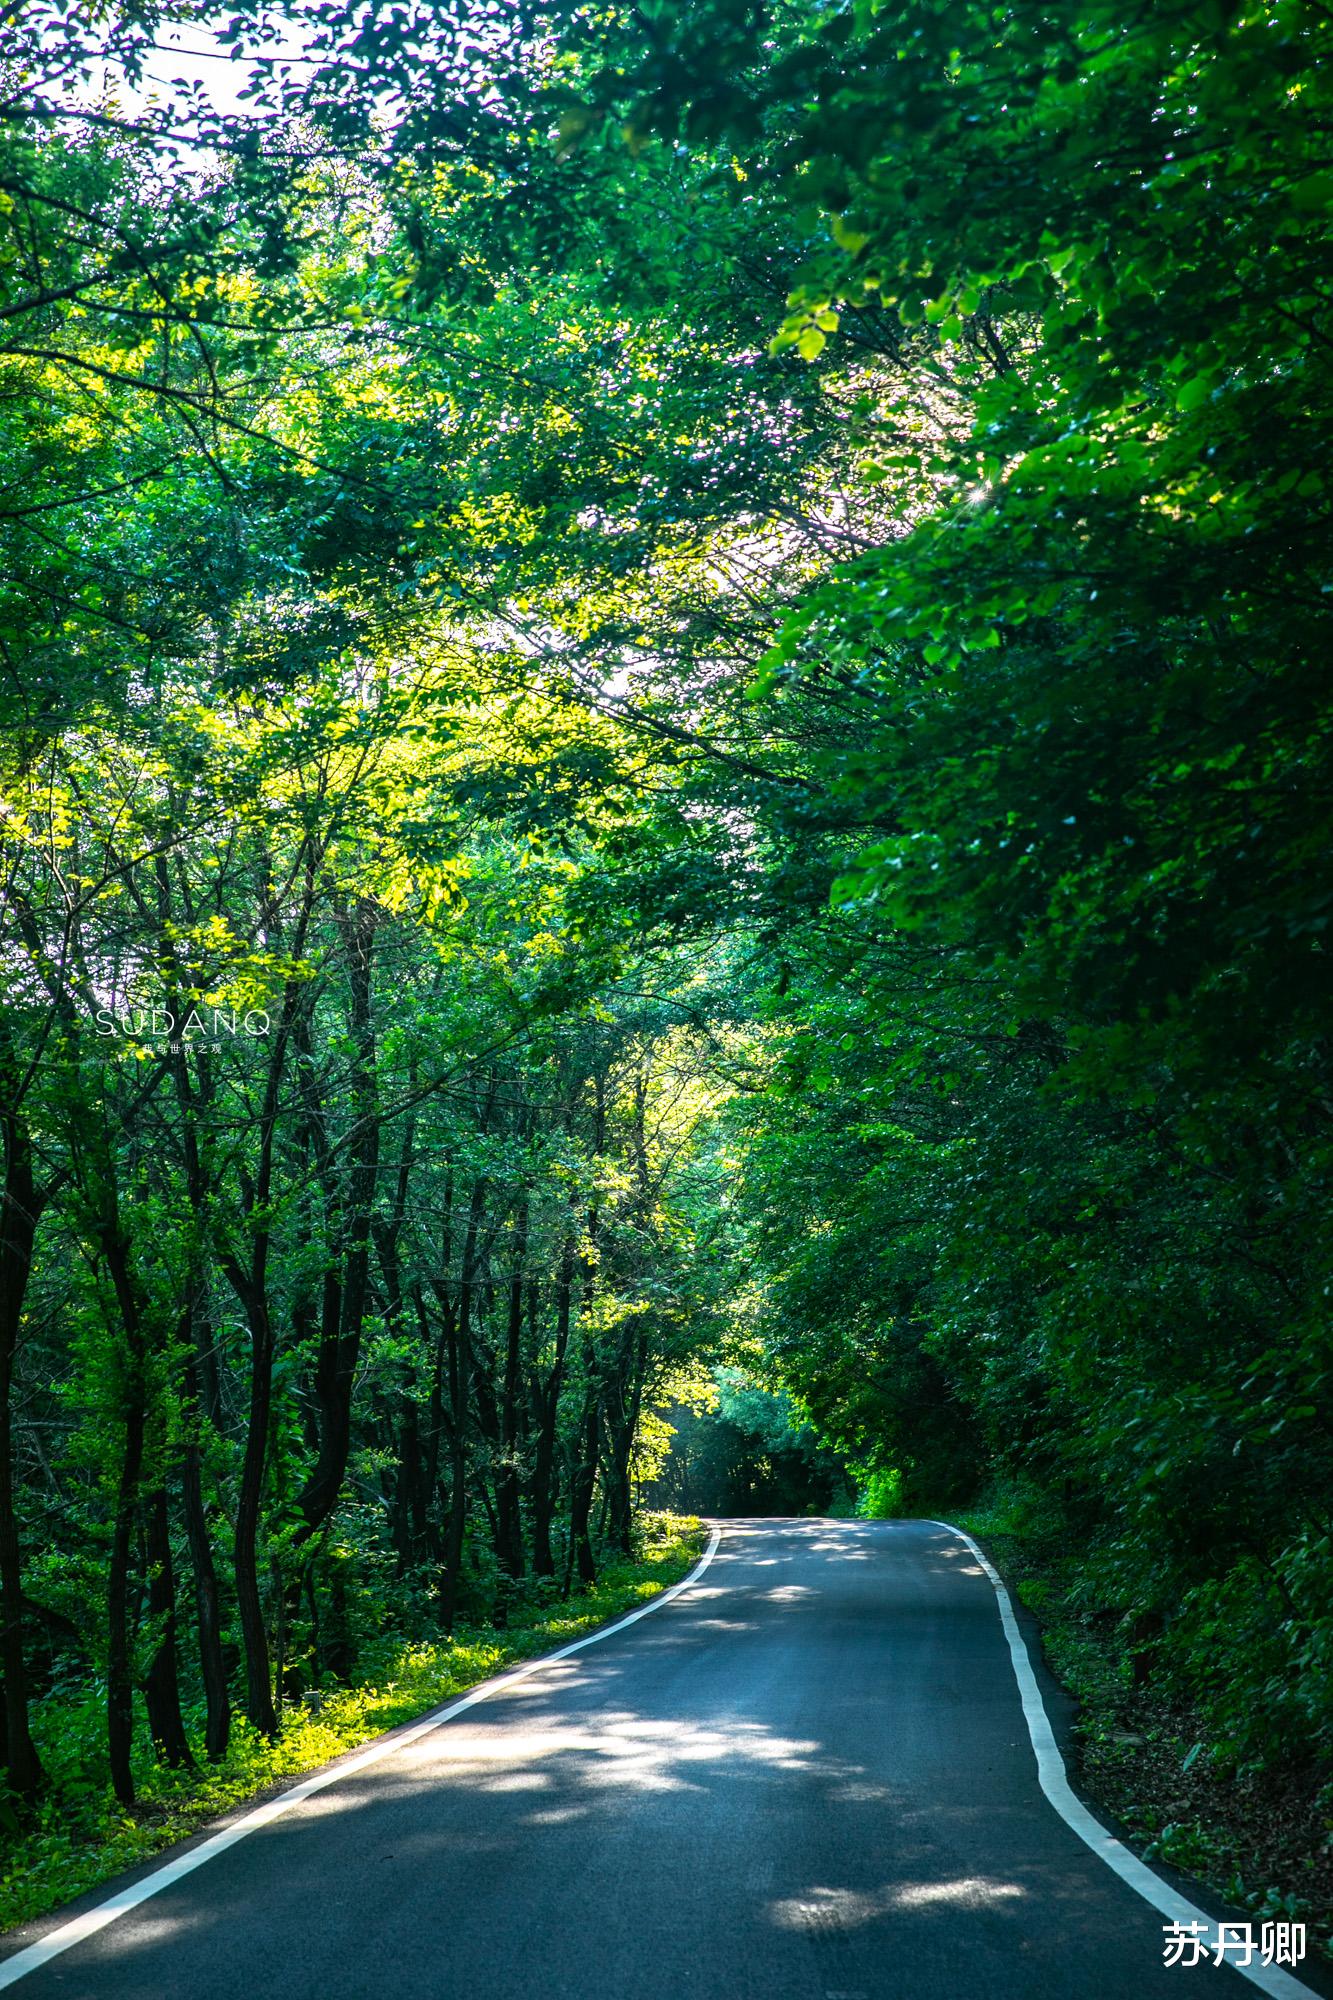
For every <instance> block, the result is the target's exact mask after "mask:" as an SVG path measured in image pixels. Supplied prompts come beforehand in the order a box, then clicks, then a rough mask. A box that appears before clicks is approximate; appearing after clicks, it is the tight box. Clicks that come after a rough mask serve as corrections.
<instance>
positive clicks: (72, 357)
mask: <svg viewBox="0 0 1333 2000" xmlns="http://www.w3.org/2000/svg"><path fill="white" fill-rule="evenodd" d="M5 22H6V26H5V36H4V50H3V55H0V85H2V86H3V89H2V92H0V94H2V96H3V113H2V122H0V549H2V551H3V556H2V563H0V707H2V708H3V723H4V734H3V747H2V748H0V762H2V765H3V796H2V802H0V814H2V815H3V823H2V824H0V873H2V881H3V907H2V911H0V925H2V928H0V965H2V968H3V973H2V977H3V986H2V991H0V1125H2V1126H3V1141H4V1191H3V1231H2V1233H0V1631H2V1635H3V1659H2V1662H0V1664H2V1667H3V1685H4V1763H5V1767H6V1778H7V1785H8V1791H7V1794H6V1799H7V1803H4V1805H3V1815H4V1817H5V1823H6V1825H7V1826H8V1827H9V1828H10V1829H11V1831H14V1832H18V1831H19V1830H21V1829H22V1828H23V1827H24V1826H25V1824H28V1823H30V1822H31V1820H32V1816H33V1815H34V1814H47V1815H49V1814H50V1813H52V1812H56V1813H62V1812H63V1813H66V1814H77V1813H78V1812H80V1811H83V1810H85V1809H86V1806H87V1796H88V1795H89V1794H94V1795H96V1796H97V1797H101V1796H104V1795H105V1788H106V1786H107V1785H109V1786H110V1787H111V1788H112V1791H113V1792H114V1796H115V1799H116V1800H118V1801H119V1802H120V1805H121V1806H122V1808H128V1807H130V1806H132V1805H133V1803H134V1801H135V1799H136V1794H137V1793H138V1792H140V1791H141V1790H142V1786H143V1783H144V1773H145V1772H146V1771H148V1770H150V1769H152V1768H154V1767H155V1766H157V1765H162V1766H165V1767H168V1768H171V1767H188V1766H190V1765H192V1764H194V1763H195V1762H198V1761H200V1760H213V1761H215V1762H216V1761H218V1760H221V1759H223V1758H224V1757H225V1756H226V1755H227V1754H228V1745H229V1739H234V1738H235V1737H236V1735H237V1732H238V1731H240V1732H245V1733H248V1734H249V1736H250V1737H254V1736H255V1735H256V1734H257V1737H258V1738H259V1739H271V1738H274V1737H276V1736H277V1735H278V1734H279V1732H280V1731H281V1730H282V1729H283V1727H284V1721H285V1717H286V1716H287V1714H288V1713H290V1712H291V1710H292V1709H293V1707H294V1705H299V1704H300V1703H301V1702H302V1701H303V1700H305V1699H306V1698H307V1696H308V1695H309V1693H310V1691H311V1690H319V1689H321V1688H325V1687H331V1686H337V1685H342V1684H348V1683H350V1682H353V1681H354V1680H355V1679H356V1677H357V1675H358V1673H359V1672H361V1671H363V1670H364V1664H365V1661H366V1659H367V1658H368V1657H370V1655H371V1652H372V1651H373V1647H374V1645H375V1644H378V1643H380V1642H382V1640H383V1637H384V1635H385V1634H391V1635H392V1634H396V1635H399V1636H400V1637H401V1638H403V1639H404V1640H417V1639H421V1638H423V1637H425V1636H428V1635H431V1634H434V1635H444V1636H447V1635H448V1634H450V1633H451V1632H452V1631H453V1630H454V1629H455V1626H456V1624H458V1623H460V1622H461V1623H462V1624H464V1625H469V1626H474V1625H478V1624H488V1625H490V1626H492V1627H494V1628H499V1629H504V1628H505V1627H506V1626H507V1625H509V1624H511V1623H512V1622H515V1621H518V1622H522V1621H524V1620H528V1619H530V1618H531V1616H532V1614H533V1607H534V1606H536V1607H541V1606H543V1605H556V1604H559V1603H560V1602H561V1601H562V1600H563V1599H564V1598H566V1597H568V1596H569V1595H570V1593H571V1592H577V1591H578V1590H580V1589H586V1588H587V1587H588V1586H590V1585H592V1584H594V1583H595V1582H596V1580H597V1578H598V1576H599V1573H600V1572H601V1570H602V1568H603V1566H604V1565H605V1564H606V1563H607V1562H609V1561H614V1560H617V1559H624V1558H629V1557H632V1556H633V1555H634V1554H635V1553H636V1551H637V1550H638V1548H639V1537H640V1534H641V1515H642V1509H643V1506H644V1504H645V1502H647V1503H649V1504H651V1505H654V1506H658V1507H661V1506H674V1507H680V1508H684V1509H685V1510H687V1511H692V1510H696V1509H702V1510H703V1511H710V1510H718V1511H740V1512H744V1511H749V1510H755V1511H759V1510H770V1511H784V1512H795V1511H802V1510H804V1509H805V1508H807V1507H809V1508H811V1509H813V1510H817V1511H821V1510H828V1509H835V1508H839V1507H846V1508H848V1509H850V1508H851V1507H852V1506H853V1505H854V1504H855V1495H856V1494H857V1493H859V1494H860V1496H861V1504H862V1505H866V1504H867V1496H870V1497H871V1500H872V1501H874V1500H875V1498H876V1496H877V1504H881V1505H883V1506H892V1507H895V1508H897V1509H898V1510H899V1511H901V1512H904V1513H908V1514H921V1513H933V1512H935V1511H937V1510H940V1509H949V1508H954V1507H958V1506H962V1505H965V1504H967V1503H968V1502H970V1501H974V1500H975V1499H976V1498H977V1497H978V1496H979V1495H981V1494H983V1493H985V1492H987V1491H995V1490H996V1489H997V1488H1002V1489H1003V1490H1005V1491H1007V1492H1008V1493H1010V1494H1011V1495H1012V1494H1018V1495H1021V1496H1023V1500H1024V1504H1026V1505H1029V1506H1031V1507H1035V1508H1039V1509H1040V1510H1041V1511H1042V1514H1043V1518H1044V1519H1046V1520H1047V1521H1048V1522H1049V1521H1055V1522H1056V1523H1058V1525H1059V1531H1060V1533H1061V1534H1062V1535H1063V1536H1064V1539H1065V1541H1066V1542H1067V1544H1068V1546H1069V1547H1070V1548H1072V1549H1077V1550H1078V1551H1080V1561H1081V1565H1082V1574H1083V1577H1084V1581H1085V1588H1086V1591H1087V1593H1088V1594H1089V1598H1090V1601H1094V1602H1095V1604H1096V1605H1097V1607H1098V1609H1099V1611H1100V1613H1101V1614H1103V1615H1105V1616H1107V1617H1108V1618H1109V1619H1110V1620H1111V1621H1112V1622H1114V1623H1116V1625H1117V1627H1118V1629H1121V1630H1122V1631H1123V1632H1125V1633H1127V1634H1129V1635H1130V1640H1131V1642H1132V1646H1133V1648H1134V1661H1135V1673H1136V1674H1138V1673H1142V1674H1143V1675H1145V1676H1149V1677H1153V1678H1155V1679H1157V1680H1159V1681H1160V1682H1161V1683H1162V1684H1163V1685H1169V1686H1171V1687H1173V1688H1177V1689H1179V1690H1182V1691H1183V1692H1184V1693H1185V1694H1187V1695H1188V1698H1189V1699H1190V1700H1191V1701H1192V1702H1193V1703H1195V1704H1196V1705H1197V1707H1198V1710H1199V1712H1200V1713H1201V1714H1202V1715H1203V1716H1204V1718H1205V1721H1206V1725H1207V1729H1208V1741H1209V1747H1210V1753H1211V1754H1213V1755H1215V1756H1217V1757H1218V1758H1220V1759H1222V1760H1224V1761H1229V1763H1230V1764H1231V1765H1232V1766H1233V1767H1235V1768H1240V1769H1250V1770H1257V1769H1264V1768H1270V1767H1271V1768H1278V1767H1281V1766H1283V1765H1284V1764H1285V1763H1286V1762H1288V1761H1292V1760H1295V1761H1298V1762H1299V1761H1304V1762H1306V1763H1307V1764H1308V1763H1309V1762H1311V1761H1314V1762H1315V1763H1316V1764H1317V1765H1319V1767H1320V1768H1324V1766H1323V1764H1322V1763H1321V1760H1323V1759H1326V1758H1327V1756H1328V1751H1329V1727H1330V1722H1331V1721H1333V1716H1331V1715H1330V1690H1331V1689H1333V1608H1331V1607H1333V1541H1331V1539H1330V1537H1331V1535H1333V1428H1331V1427H1330V1426H1331V1421H1333V1401H1331V1400H1330V1394H1329V1389H1330V1379H1329V1370H1330V1340H1329V1311H1328V1299H1329V1283H1330V1276H1329V1273H1330V1262H1329V1256H1328V1249H1329V1228H1330V1224H1329V1217H1330V1169H1331V1166H1333V1161H1331V1160H1330V1113H1331V1112H1333V1078H1331V1077H1330V1070H1329V1041H1328V1016H1327V1001H1328V991H1329V982H1328V978H1327V950H1328V945H1327V926H1328V921H1329V913H1330V901H1331V898H1330V883H1329V874H1328V870H1327V856H1328V846H1329V841H1328V834H1329V824H1328V823H1329V815H1330V802H1331V801H1333V758H1331V756H1330V731H1329V706H1328V703H1327V700H1326V698H1325V694H1324V688H1323V685H1322V681H1323V669H1324V665H1325V661H1326V659H1327V657H1328V654H1329V651H1330V611H1331V610H1333V596H1330V592H1331V591H1333V583H1331V582H1330V580H1329V573H1328V570H1327V566H1326V565H1327V556H1328V550H1329V546H1330V537H1329V472H1328V455H1327V439H1328V431H1327V421H1326V419H1327V409H1328V400H1329V358H1330V345H1331V343H1333V318H1331V317H1330V313H1329V262H1328V256H1327V228H1326V217H1327V212H1328V206H1329V200H1330V196H1333V159H1331V158H1330V141H1329V131H1330V113H1331V112H1333V101H1331V99H1333V91H1331V89H1330V75H1329V68H1328V47H1327V44H1328V35H1329V23H1328V16H1327V12H1326V10H1325V9H1323V8H1322V7H1320V6H1318V5H1316V4H1314V0H1153V3H1152V4H1144V5H1138V6H1134V5H1131V6H1129V7H1128V8H1126V7H1124V6H1117V7H1112V6H1110V5H1108V4H1106V0H1081V4H1079V5H1077V6H1072V7H1063V8H1061V7H1056V6H1053V5H1049V4H1031V5H1029V4H1026V0H1011V4H1008V5H1003V6H1001V5H994V4H989V0H831V3H830V4H828V5H827V6H819V7H810V6H804V5H800V4H793V0H764V4H760V0H688V4H685V5H677V4H675V3H674V0H641V4H639V5H637V6H635V7H633V8H623V9H622V8H619V7H615V6H612V7H608V8H599V9H592V8H587V7H584V6H581V5H580V6H576V5H573V4H569V5H566V4H564V0H549V4H535V5H534V4H529V0H514V4H509V0H493V4H485V5H481V4H475V5H470V4H468V0H454V4H453V5H445V6H434V5H432V6H425V5H417V4H415V0H361V3H360V4H357V5H355V6H353V5H350V4H343V0H323V4H319V5H310V6H305V5H304V4H301V0H293V4H291V5H290V6H288V7H286V8H284V9H283V10H282V12H281V13H280V14H279V15H269V14H268V13H267V12H266V11H265V10H264V9H263V8H262V6H261V5H259V4H258V0H233V4H232V5H231V6H230V7H229V9H228V10H227V13H226V16H225V18H224V17H223V16H222V15H221V14H219V15H218V16H216V17H212V16H211V15H210V14H209V13H208V11H207V9H201V8H200V7H199V6H197V5H196V4H194V0H162V4H158V0H112V4H110V5H108V6H107V7H105V8H102V9H95V10H88V9H84V8H82V7H79V6H75V5H73V4H71V3H69V0H34V4H31V5H20V6H19V7H18V8H16V9H10V10H8V11H7V13H6V16H5ZM201 23H202V27H201ZM181 27H186V28H190V29H191V30H192V32H193V33H194V35H195V36H196V43H191V44H189V46H196V45H197V46H199V47H200V48H204V47H205V41H200V40H198V37H199V36H201V35H203V34H204V31H205V30H206V48H207V51H208V52H211V53H209V55H208V59H207V60H206V59H205V56H204V55H201V56H200V57H199V59H198V60H196V61H195V62H194V64H193V70H192V71H191V73H190V74H189V75H187V76H185V77H183V78H181V79H180V80H179V81H173V80H172V79H173V76H174V75H175V71H174V70H173V60H172V57H171V56H170V55H166V56H164V55H163V53H162V51H163V50H164V49H171V48H172V47H173V46H176V45H177V44H175V43H173V39H172V38H173V34H174V33H175V31H176V30H177V29H179V28H181ZM227 64H230V66H231V67H230V69H229V71H228V73H229V74H235V75H243V76H244V77H245V78H247V79H248V87H247V93H246V94H245V95H243V96H242V97H241V98H239V99H237V98H234V97H231V96H228V95H227V94H226V93H225V92H223V93H221V94H219V92H218V91H217V90H212V91H210V88H209V82H210V76H211V74H212V73H213V72H216V71H217V70H218V69H219V68H220V67H225V66H227ZM210 65H211V69H210ZM186 67H188V65H186ZM204 72H209V75H205V76H204V80H203V81H200V80H198V79H199V76H200V75H201V74H203V73H204ZM673 1447H674V1454H673ZM90 1717H91V1718H94V1720H95V1729H96V1735H95V1739H94V1737H93V1736H92V1735H90V1734H89V1733H88V1729H87V1728H85V1723H87V1722H88V1718H90ZM91 1726H92V1725H91V1724H90V1725H89V1727H91ZM81 1731H82V1732H83V1733H82V1734H80V1733H79V1732H81ZM94 1740H95V1742H96V1750H95V1755H94V1753H93V1752H91V1751H89V1750H88V1749H87V1747H86V1746H87V1745H89V1744H92V1743H93V1742H94ZM75 1741H77V1743H78V1744H80V1745H82V1746H84V1748H83V1749H81V1750H80V1753H79V1761H78V1763H77V1766H74V1765H71V1762H70V1752H69V1750H68V1744H69V1743H70V1742H75ZM90 1759H91V1761H90ZM72 1772H73V1773H74V1775H71V1773H72ZM45 1823H48V1824H49V1823H50V1821H49V1819H48V1821H47V1822H45Z"/></svg>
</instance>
